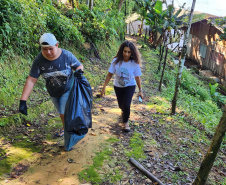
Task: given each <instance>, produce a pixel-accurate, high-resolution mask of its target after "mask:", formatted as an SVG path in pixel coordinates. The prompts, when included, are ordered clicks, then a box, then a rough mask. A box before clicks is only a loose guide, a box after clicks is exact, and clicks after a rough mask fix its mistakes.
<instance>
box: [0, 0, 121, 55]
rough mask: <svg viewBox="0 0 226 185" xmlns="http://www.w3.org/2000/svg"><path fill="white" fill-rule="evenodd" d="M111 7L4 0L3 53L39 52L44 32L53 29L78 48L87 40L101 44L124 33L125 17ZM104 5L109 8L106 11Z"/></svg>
mask: <svg viewBox="0 0 226 185" xmlns="http://www.w3.org/2000/svg"><path fill="white" fill-rule="evenodd" d="M109 2H110V1H109ZM98 3H101V2H99V1H98ZM111 6H112V3H110V4H108V3H105V4H104V6H102V8H100V7H96V6H95V7H94V10H93V11H90V10H89V8H88V7H87V6H86V5H85V4H81V5H80V6H79V8H76V9H74V10H72V9H68V8H67V7H66V6H65V5H63V4H58V3H56V2H54V3H52V2H51V1H37V2H35V1H32V0H26V1H25V0H15V1H13V0H9V1H8V0H1V6H0V21H1V23H0V35H1V37H0V46H1V48H2V50H3V51H2V52H1V56H4V55H11V53H13V54H14V53H16V54H19V55H22V56H30V57H32V56H34V55H36V54H37V53H38V52H39V44H38V40H39V38H40V36H41V35H42V34H43V33H44V32H52V33H53V34H55V36H56V38H57V39H58V40H59V41H60V42H64V43H66V44H67V43H73V44H74V46H77V47H78V46H81V44H82V43H83V42H84V41H85V40H87V41H92V42H94V43H97V42H99V41H104V42H105V41H108V40H109V39H112V38H114V37H119V35H121V34H122V33H124V21H123V18H124V16H123V13H121V12H120V11H117V9H112V10H111V9H109V8H110V7H111ZM103 8H104V9H105V10H106V9H108V10H106V11H102V10H103Z"/></svg>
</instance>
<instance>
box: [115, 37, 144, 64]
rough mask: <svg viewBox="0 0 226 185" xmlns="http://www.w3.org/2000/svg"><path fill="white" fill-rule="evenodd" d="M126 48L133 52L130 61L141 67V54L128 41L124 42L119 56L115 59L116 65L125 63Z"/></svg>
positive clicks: (118, 53)
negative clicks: (124, 52) (124, 53)
mask: <svg viewBox="0 0 226 185" xmlns="http://www.w3.org/2000/svg"><path fill="white" fill-rule="evenodd" d="M124 47H128V48H129V49H130V50H131V56H130V60H133V61H134V62H135V63H137V64H139V65H140V66H141V60H140V53H139V51H138V49H137V47H136V46H135V45H134V44H133V43H132V42H130V41H128V40H126V41H124V42H123V43H122V44H121V45H120V47H119V50H118V52H117V55H116V56H115V57H114V58H116V60H115V62H114V63H115V64H117V63H119V62H122V61H123V50H124Z"/></svg>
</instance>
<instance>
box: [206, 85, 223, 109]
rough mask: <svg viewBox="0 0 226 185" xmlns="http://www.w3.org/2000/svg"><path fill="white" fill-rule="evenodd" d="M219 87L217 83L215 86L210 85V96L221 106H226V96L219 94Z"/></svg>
mask: <svg viewBox="0 0 226 185" xmlns="http://www.w3.org/2000/svg"><path fill="white" fill-rule="evenodd" d="M218 85H219V84H218V83H215V84H214V85H211V84H209V87H210V95H211V96H212V98H213V100H214V101H215V102H217V103H218V104H219V105H220V106H223V105H225V104H226V96H224V95H221V94H220V93H219V92H217V87H218Z"/></svg>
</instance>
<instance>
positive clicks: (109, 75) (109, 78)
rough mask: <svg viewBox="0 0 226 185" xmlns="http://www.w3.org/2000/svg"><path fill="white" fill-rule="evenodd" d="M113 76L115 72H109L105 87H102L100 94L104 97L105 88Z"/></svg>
mask: <svg viewBox="0 0 226 185" xmlns="http://www.w3.org/2000/svg"><path fill="white" fill-rule="evenodd" d="M112 76H113V73H110V72H108V74H107V77H106V79H105V82H104V86H103V89H102V91H101V94H100V96H101V97H103V96H104V95H105V88H106V86H107V85H108V82H109V81H110V80H111V78H112Z"/></svg>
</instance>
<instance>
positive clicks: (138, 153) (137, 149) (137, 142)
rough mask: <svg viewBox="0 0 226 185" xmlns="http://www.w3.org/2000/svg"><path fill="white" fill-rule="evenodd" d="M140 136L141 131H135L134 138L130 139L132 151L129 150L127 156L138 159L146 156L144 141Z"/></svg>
mask: <svg viewBox="0 0 226 185" xmlns="http://www.w3.org/2000/svg"><path fill="white" fill-rule="evenodd" d="M140 137H141V134H140V133H138V132H134V134H133V136H132V138H131V139H130V147H131V151H127V152H126V154H125V155H126V156H128V157H134V158H135V159H137V160H138V159H140V158H143V159H145V158H146V156H145V153H144V150H143V148H144V142H143V140H142V139H141V138H140Z"/></svg>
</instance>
